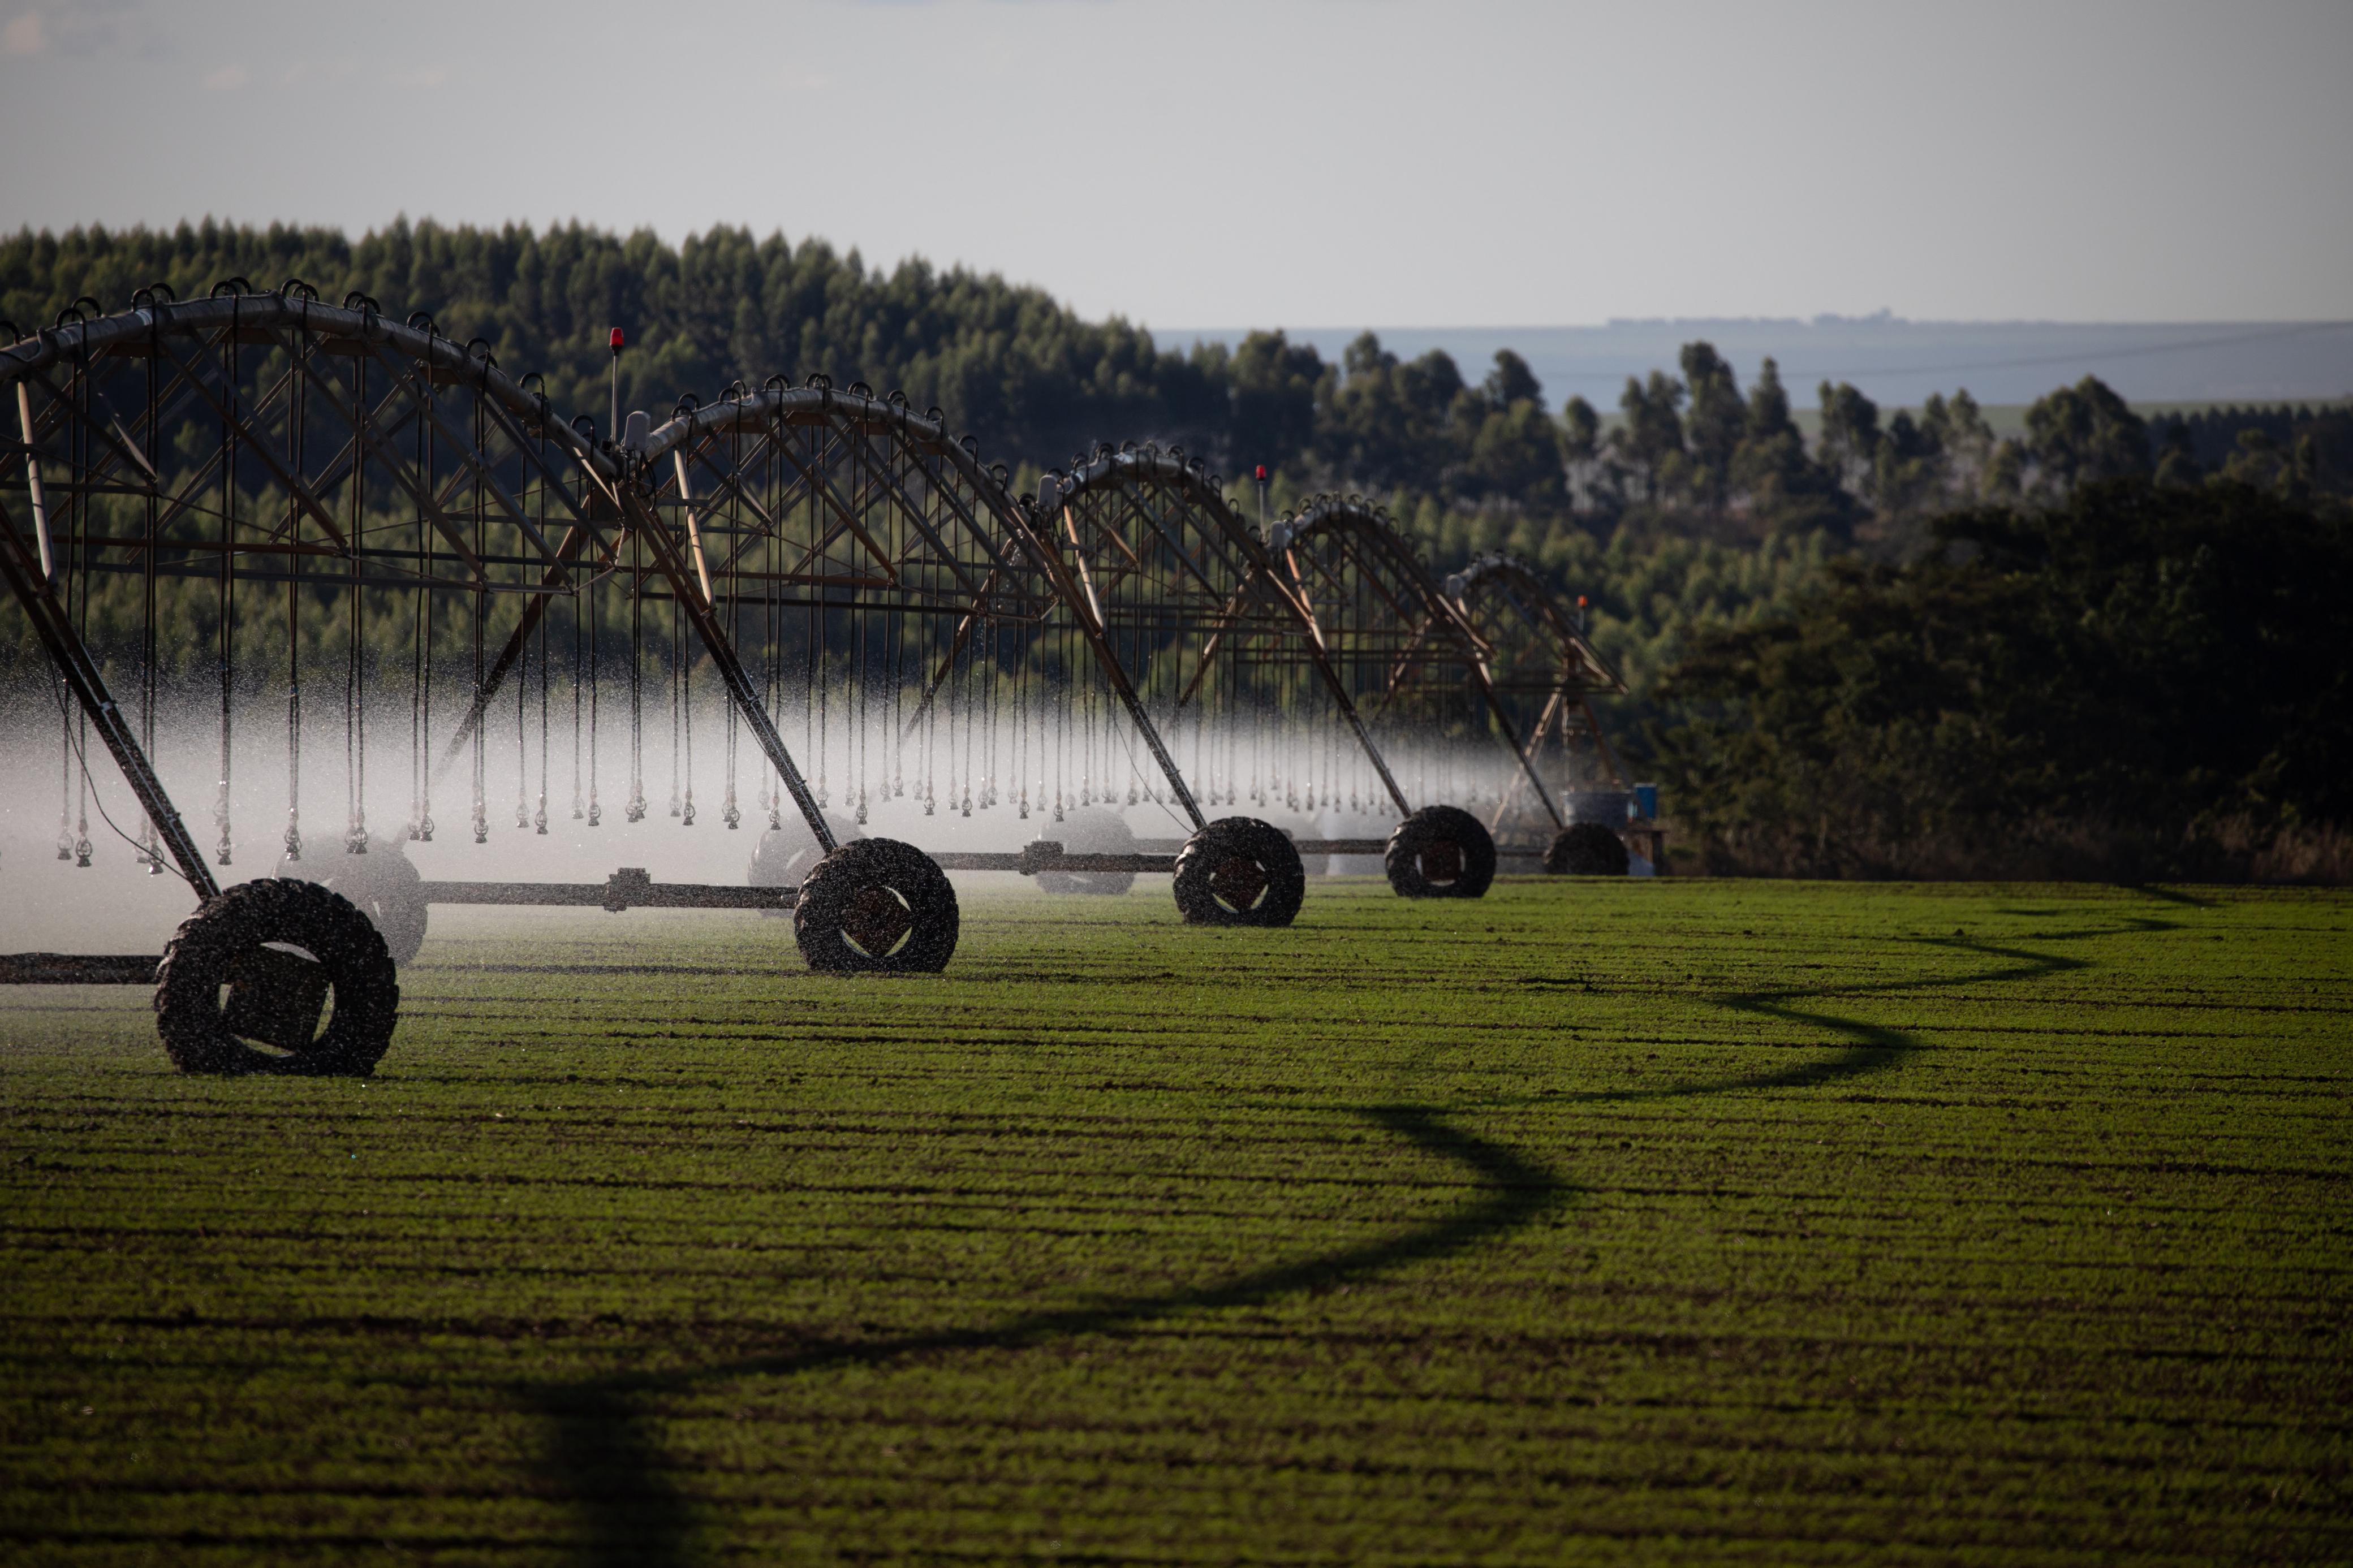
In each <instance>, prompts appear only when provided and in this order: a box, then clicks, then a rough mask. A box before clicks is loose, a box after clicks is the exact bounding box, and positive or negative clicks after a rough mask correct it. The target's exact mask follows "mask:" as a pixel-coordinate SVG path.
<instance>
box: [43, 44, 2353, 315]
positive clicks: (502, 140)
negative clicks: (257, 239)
mask: <svg viewBox="0 0 2353 1568" xmlns="http://www.w3.org/2000/svg"><path fill="white" fill-rule="evenodd" d="M2348 88H2353V4H2348V0H2313V3H2305V4H2272V3H2255V0H2237V3H2233V4H2211V5H2183V4H2177V3H2173V0H2126V3H2108V0H2084V3H2073V4H2071V3H2068V0H2036V3H2033V4H2006V3H2001V4H1996V3H1978V4H1970V5H1955V4H1951V3H1949V0H1947V3H1943V4H1937V5H1894V4H1884V5H1764V4H1756V3H1746V4H1718V5H1665V4H1650V3H1646V0H1613V3H1611V4H1608V5H1592V6H1586V5H1567V4H1556V5H1538V4H1489V5H1482V4H1475V3H1466V0H1451V3H1448V4H1420V3H1415V0H1299V3H1282V0H1246V3H1240V4H1227V3H1223V0H1187V3H1184V4H1147V3H1142V0H1094V3H1086V0H971V3H961V0H941V3H938V4H910V3H897V4H857V3H853V0H811V3H807V4H797V5H786V4H776V3H769V4H735V3H732V0H697V3H693V4H685V5H670V4H662V3H659V0H639V3H637V4H631V5H601V4H590V3H587V0H567V3H565V4H562V5H542V4H522V3H502V0H463V3H455V4H453V3H448V0H400V3H398V4H390V3H385V4H378V5H352V4H331V3H316V4H308V5H295V4H282V3H271V0H171V3H168V4H165V3H155V0H85V3H82V4H70V3H57V0H0V145H5V148H6V150H7V153H6V156H5V159H0V225H5V226H7V227H9V228H14V227H16V226H20V225H30V226H35V227H63V226H69V225H73V224H78V223H86V222H101V223H105V224H109V225H127V224H133V223H146V224H150V225H157V224H163V225H168V224H171V223H174V222H175V221H177V220H179V219H181V218H200V217H202V216H206V214H212V215H216V216H222V217H227V218H235V219H240V220H246V221H250V222H255V223H266V222H269V221H270V220H272V219H283V220H287V221H290V222H303V223H323V224H333V225H340V226H343V227H345V228H347V229H349V230H351V231H353V233H354V234H356V233H358V232H359V231H361V230H364V229H365V228H368V227H370V226H376V225H380V224H382V223H384V222H385V221H386V220H388V219H390V218H392V217H393V216H396V215H397V214H402V213H406V214H407V215H408V216H412V217H419V216H433V217H436V218H439V219H443V220H446V221H452V222H457V221H466V222H474V223H497V222H501V221H506V220H511V219H520V220H527V221H529V222H531V223H533V224H545V223H548V222H550V221H560V220H565V219H569V218H575V217H577V218H579V219H582V220H584V221H586V222H588V223H592V224H596V225H600V226H607V227H612V228H621V229H627V228H631V227H636V226H651V227H652V228H654V229H655V230H657V231H658V232H659V233H660V234H661V235H662V236H663V237H666V238H669V239H672V240H675V239H677V238H679V237H682V236H684V235H686V234H688V233H690V232H692V231H695V230H698V229H702V228H704V227H707V226H711V225H713V224H729V225H741V226H747V227H749V228H752V229H754V230H755V231H757V232H759V233H761V234H766V233H768V232H770V231H773V230H776V229H779V228H781V229H782V230H783V231H784V233H785V234H786V235H787V236H788V237H792V238H793V239H795V240H798V239H800V238H802V237H807V236H810V235H818V236H822V237H826V238H828V239H830V240H831V241H833V242H834V243H835V244H836V245H838V246H839V247H843V248H845V249H846V248H849V247H857V248H858V249H859V250H860V251H861V252H862V253H863V254H864V256H865V257H866V258H867V259H868V260H869V261H870V262H883V263H887V262H890V261H893V260H896V259H897V258H901V257H903V256H906V255H909V254H911V253H913V254H921V255H923V256H925V257H928V258H931V259H933V260H934V261H935V262H938V263H942V264H952V263H958V262H961V263H964V264H965V265H968V266H971V267H975V268H981V269H984V270H989V271H1000V272H1003V273H1004V274H1006V275H1007V276H1008V278H1011V279H1016V280H1019V281H1025V282H1032V283H1037V284H1039V285H1041V286H1043V287H1045V288H1047V289H1050V290H1052V291H1053V292H1054V293H1055V294H1057V295H1059V296H1060V297H1062V298H1064V299H1066V300H1070V301H1071V302H1072V303H1074V304H1076V305H1077V306H1078V307H1079V308H1081V309H1082V310H1085V311H1086V312H1088V313H1089V314H1093V315H1100V314H1104V313H1109V312H1114V311H1115V312H1118V313H1121V314H1124V315H1126V316H1128V317H1130V318H1132V319H1134V320H1138V321H1143V322H1145V324H1147V325H1151V326H1154V327H1155V328H1160V329H1163V330H1166V329H1170V328H1179V329H1181V328H1188V327H1213V326H1214V327H1226V326H1246V325H1279V324H1290V325H1330V324H1345V323H1356V322H1366V323H1374V324H1387V325H1396V326H1408V325H1542V324H1569V323H1578V322H1594V321H1604V320H1607V319H1609V318H1611V317H1624V316H1728V315H1776V316H1781V315H1795V316H1810V315H1813V314H1816V313H1818V312H1839V313H1844V314H1861V313H1864V312H1868V311H1872V310H1879V309H1882V308H1888V309H1892V310H1894V311H1895V312H1896V313H1898V314H1899V315H1904V316H1909V317H1912V318H1915V319H1944V320H2000V319H2017V318H2036V319H2053V320H2071V321H2239V320H2282V319H2304V320H2311V319H2330V320H2335V319H2344V318H2348V317H2353V200H2348V187H2353V90H2348Z"/></svg>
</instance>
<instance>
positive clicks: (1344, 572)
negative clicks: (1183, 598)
mask: <svg viewBox="0 0 2353 1568" xmlns="http://www.w3.org/2000/svg"><path fill="white" fill-rule="evenodd" d="M1267 544H1268V549H1269V550H1270V552H1271V553H1272V554H1273V555H1274V557H1275V558H1276V560H1277V561H1278V562H1279V563H1281V565H1282V568H1283V570H1284V572H1285V574H1287V575H1288V577H1289V579H1290V584H1291V589H1292V596H1293V598H1294V599H1295V600H1296V601H1297V602H1298V604H1299V605H1300V606H1301V609H1302V611H1303V614H1304V615H1305V616H1306V617H1307V620H1308V624H1309V628H1310V631H1311V634H1312V636H1313V637H1314V643H1315V646H1316V647H1319V648H1321V649H1322V650H1323V652H1324V658H1325V659H1326V660H1327V661H1328V662H1329V663H1330V665H1331V666H1332V667H1333V668H1334V670H1335V672H1336V673H1337V674H1338V676H1339V677H1340V678H1341V679H1342V680H1344V681H1345V683H1346V684H1347V685H1348V686H1349V687H1350V688H1351V689H1353V691H1354V694H1355V700H1356V704H1357V707H1358V710H1359V711H1361V712H1362V713H1363V714H1364V715H1365V717H1366V723H1367V725H1372V724H1377V723H1379V722H1380V721H1382V720H1383V719H1384V718H1385V717H1388V716H1389V715H1391V714H1394V713H1398V712H1400V711H1401V710H1406V709H1409V708H1411V707H1414V706H1417V705H1419V706H1422V707H1424V708H1427V707H1428V706H1429V705H1430V704H1432V703H1433V702H1445V701H1447V700H1455V699H1460V698H1463V697H1467V698H1468V699H1469V701H1470V704H1471V706H1472V710H1473V712H1472V714H1467V715H1465V717H1466V718H1470V719H1472V721H1474V722H1478V723H1481V724H1482V725H1491V727H1492V731H1493V733H1494V734H1495V736H1496V738H1497V739H1498V740H1499V741H1500V742H1502V744H1503V746H1504V750H1505V751H1506V752H1509V753H1510V755H1511V757H1512V759H1513V761H1514V763H1515V764H1516V765H1517V767H1518V769H1519V773H1520V775H1522V776H1524V777H1525V782H1526V783H1528V784H1532V785H1535V794H1536V798H1537V799H1538V800H1540V801H1542V802H1543V803H1544V805H1545V809H1546V811H1547V812H1549V813H1551V815H1552V818H1553V826H1556V827H1560V826H1567V825H1566V824H1565V823H1564V822H1563V821H1562V820H1561V816H1560V813H1559V810H1558V808H1557V807H1556V805H1554V803H1553V801H1552V799H1551V795H1550V792H1549V791H1547V790H1546V789H1545V788H1544V786H1543V783H1542V781H1541V780H1540V779H1539V778H1538V777H1537V776H1536V773H1535V763H1534V761H1533V759H1532V758H1531V757H1530V755H1529V752H1528V751H1527V749H1526V748H1525V746H1524V745H1523V744H1522V743H1521V739H1520V734H1519V727H1518V725H1517V724H1515V723H1514V721H1513V718H1512V715H1511V713H1510V712H1509V711H1508V710H1506V708H1505V707H1504V702H1503V700H1502V697H1501V695H1500V694H1499V693H1498V692H1497V691H1496V689H1495V684H1494V681H1493V679H1492V677H1491V676H1490V673H1489V665H1490V664H1491V662H1492V661H1493V658H1494V649H1493V647H1492V646H1490V645H1489V644H1487V643H1486V642H1485V641H1483V640H1482V638H1481V637H1480V636H1479V634H1478V633H1477V632H1476V631H1474V630H1473V629H1472V626H1470V624H1469V623H1468V622H1466V621H1465V620H1464V619H1463V617H1462V615H1461V610H1460V608H1459V606H1457V605H1455V604H1454V602H1453V601H1452V600H1451V599H1449V598H1448V597H1447V595H1446V592H1445V590H1444V589H1443V588H1441V587H1440V584H1439V583H1438V580H1437V579H1436V578H1435V577H1433V576H1432V575H1431V574H1430V568H1429V566H1428V564H1427V563H1425V562H1424V561H1423V560H1422V558H1421V556H1420V555H1419V552H1416V551H1415V549H1414V548H1413V545H1412V543H1411V542H1410V541H1409V540H1408V539H1406V537H1405V536H1404V535H1403V534H1401V533H1399V532H1398V530H1397V527H1396V525H1395V524H1394V523H1393V522H1391V521H1390V520H1389V518H1388V514H1387V513H1386V512H1384V511H1383V510H1380V509H1379V508H1378V507H1377V506H1374V505H1372V504H1370V503H1369V502H1367V501H1366V500H1365V499H1364V498H1363V497H1362V496H1354V495H1351V496H1345V497H1344V496H1336V495H1322V496H1316V497H1314V498H1313V499H1312V500H1309V501H1308V502H1307V504H1306V505H1304V506H1303V507H1302V508H1300V509H1299V510H1297V511H1296V512H1285V513H1284V514H1283V517H1282V521H1280V522H1278V523H1276V524H1275V525H1274V527H1273V528H1272V529H1271V531H1270V533H1269V538H1268V541H1267ZM1276 657H1280V655H1279V654H1278V655H1277V656H1276ZM1425 716H1427V715H1425Z"/></svg>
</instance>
